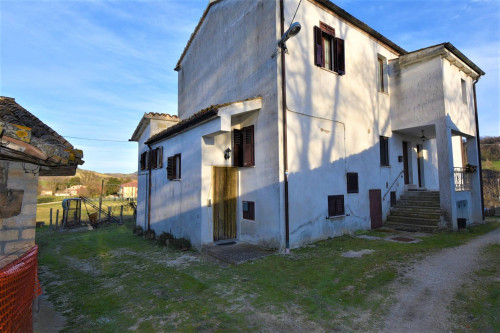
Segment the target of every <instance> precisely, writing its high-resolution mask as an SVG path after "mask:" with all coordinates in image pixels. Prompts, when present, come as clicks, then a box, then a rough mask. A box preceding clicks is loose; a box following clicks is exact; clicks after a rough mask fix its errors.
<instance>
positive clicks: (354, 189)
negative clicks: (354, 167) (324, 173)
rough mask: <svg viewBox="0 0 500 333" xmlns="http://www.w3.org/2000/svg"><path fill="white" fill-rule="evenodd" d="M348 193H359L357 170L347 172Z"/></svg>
mask: <svg viewBox="0 0 500 333" xmlns="http://www.w3.org/2000/svg"><path fill="white" fill-rule="evenodd" d="M347 193H359V188H358V173H357V172H349V173H347Z"/></svg>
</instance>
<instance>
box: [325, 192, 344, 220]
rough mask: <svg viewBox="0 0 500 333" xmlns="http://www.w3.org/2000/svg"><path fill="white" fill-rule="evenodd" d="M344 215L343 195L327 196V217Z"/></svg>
mask: <svg viewBox="0 0 500 333" xmlns="http://www.w3.org/2000/svg"><path fill="white" fill-rule="evenodd" d="M338 216H345V201H344V195H343V194H338V195H329V196H328V217H329V218H331V217H338Z"/></svg>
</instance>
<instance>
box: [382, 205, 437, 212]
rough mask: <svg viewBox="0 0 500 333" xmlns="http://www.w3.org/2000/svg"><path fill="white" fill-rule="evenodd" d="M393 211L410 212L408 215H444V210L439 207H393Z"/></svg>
mask: <svg viewBox="0 0 500 333" xmlns="http://www.w3.org/2000/svg"><path fill="white" fill-rule="evenodd" d="M391 211H395V212H408V213H416V212H420V213H431V214H442V213H443V212H442V210H441V208H439V207H412V206H398V205H396V206H392V207H391Z"/></svg>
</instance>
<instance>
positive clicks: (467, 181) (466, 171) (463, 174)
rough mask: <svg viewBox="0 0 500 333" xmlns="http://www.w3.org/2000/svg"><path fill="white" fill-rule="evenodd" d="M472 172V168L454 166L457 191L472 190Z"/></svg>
mask: <svg viewBox="0 0 500 333" xmlns="http://www.w3.org/2000/svg"><path fill="white" fill-rule="evenodd" d="M472 172H473V171H471V169H470V168H467V167H465V168H454V170H453V173H454V178H455V191H456V192H460V191H470V190H471V181H472V179H471V178H472V177H471V176H472Z"/></svg>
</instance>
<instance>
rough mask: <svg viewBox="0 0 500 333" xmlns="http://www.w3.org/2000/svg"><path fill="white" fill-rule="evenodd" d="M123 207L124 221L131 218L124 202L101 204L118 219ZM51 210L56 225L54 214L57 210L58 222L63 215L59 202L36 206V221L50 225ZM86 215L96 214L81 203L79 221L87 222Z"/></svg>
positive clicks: (127, 206)
mask: <svg viewBox="0 0 500 333" xmlns="http://www.w3.org/2000/svg"><path fill="white" fill-rule="evenodd" d="M95 203H96V205H98V204H99V202H98V201H97V200H96V201H95ZM121 205H123V217H124V219H131V218H132V216H133V210H132V208H131V207H130V206H129V205H128V203H127V202H126V201H112V200H103V202H102V207H103V208H102V209H104V210H105V211H108V208H107V207H111V210H112V212H113V215H114V216H117V217H119V216H120V206H121ZM51 208H52V223H53V224H55V223H56V214H57V210H59V221H61V219H62V213H63V208H62V201H60V202H52V203H42V204H38V205H37V208H36V220H37V221H38V222H45V225H46V226H48V225H49V224H50V209H51ZM87 211H88V213H90V214H92V213H94V212H96V210H94V209H93V208H92V207H90V206H87V207H86V206H85V204H84V203H83V202H82V212H81V219H82V221H88V220H89V219H88V214H87Z"/></svg>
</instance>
